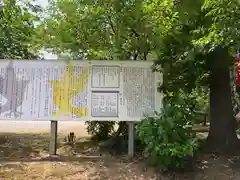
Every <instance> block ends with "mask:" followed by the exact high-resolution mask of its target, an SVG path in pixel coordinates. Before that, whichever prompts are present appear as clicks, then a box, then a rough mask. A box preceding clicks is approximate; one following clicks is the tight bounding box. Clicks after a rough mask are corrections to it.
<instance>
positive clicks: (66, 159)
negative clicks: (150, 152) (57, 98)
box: [0, 124, 240, 180]
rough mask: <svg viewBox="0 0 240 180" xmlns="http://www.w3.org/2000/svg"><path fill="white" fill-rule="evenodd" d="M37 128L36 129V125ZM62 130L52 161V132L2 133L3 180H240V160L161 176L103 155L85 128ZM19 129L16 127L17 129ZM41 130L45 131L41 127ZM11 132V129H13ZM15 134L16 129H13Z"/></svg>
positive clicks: (216, 160) (204, 163)
mask: <svg viewBox="0 0 240 180" xmlns="http://www.w3.org/2000/svg"><path fill="white" fill-rule="evenodd" d="M35 127H36V126H35ZM66 127H67V126H66V124H65V125H62V127H60V128H59V138H58V145H59V147H58V151H57V152H58V154H59V156H57V157H54V158H51V159H49V158H48V156H47V155H48V147H49V133H46V132H48V129H46V131H43V130H42V133H41V132H38V133H36V132H35V133H33V132H30V130H29V127H28V128H26V125H25V126H23V127H22V128H19V129H21V130H19V129H18V130H16V129H14V131H16V132H6V131H7V129H6V128H5V131H4V132H3V131H2V133H0V165H1V169H0V180H1V179H3V180H32V179H34V180H145V179H146V180H215V179H216V180H217V179H218V180H239V179H240V159H239V157H231V158H226V157H225V158H224V157H215V156H210V155H205V156H204V157H202V158H201V160H199V163H198V167H197V168H196V169H195V170H194V171H192V172H188V173H181V174H180V173H178V174H177V173H175V174H173V173H171V174H166V173H160V172H159V171H158V170H157V169H156V168H152V167H147V166H146V165H145V164H144V163H143V162H142V161H140V160H137V159H133V160H129V159H128V158H127V157H125V156H121V157H113V156H111V155H110V154H106V153H103V152H100V151H99V150H98V148H97V146H96V144H95V143H93V142H91V141H88V140H87V139H88V137H86V135H87V133H86V130H85V129H84V125H82V126H76V124H75V126H72V125H71V126H68V128H66ZM15 128H16V127H15ZM39 129H41V128H39ZM9 131H10V130H9ZM12 131H13V130H12ZM69 131H74V132H75V133H76V134H77V135H78V138H77V141H76V143H75V145H74V147H71V146H69V145H66V143H64V136H65V135H66V133H67V132H69Z"/></svg>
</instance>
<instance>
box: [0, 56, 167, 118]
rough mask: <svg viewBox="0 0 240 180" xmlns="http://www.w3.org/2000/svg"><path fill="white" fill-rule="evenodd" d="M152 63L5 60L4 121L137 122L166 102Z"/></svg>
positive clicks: (1, 65)
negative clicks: (163, 101) (160, 90)
mask: <svg viewBox="0 0 240 180" xmlns="http://www.w3.org/2000/svg"><path fill="white" fill-rule="evenodd" d="M151 65H152V62H136V61H134V63H132V62H131V61H71V62H68V63H66V62H64V61H53V60H52V61H39V60H38V61H37V60H27V61H26V60H17V61H8V60H1V61H0V119H1V120H6V119H9V120H66V121H68V120H79V121H87V120H89V121H91V120H92V121H94V120H100V121H111V120H114V121H136V120H140V119H141V118H143V117H144V116H153V115H154V111H159V110H160V107H161V97H162V96H161V94H160V93H158V92H157V86H158V84H159V83H161V82H160V80H161V79H160V77H161V76H160V74H156V73H153V72H152V70H151Z"/></svg>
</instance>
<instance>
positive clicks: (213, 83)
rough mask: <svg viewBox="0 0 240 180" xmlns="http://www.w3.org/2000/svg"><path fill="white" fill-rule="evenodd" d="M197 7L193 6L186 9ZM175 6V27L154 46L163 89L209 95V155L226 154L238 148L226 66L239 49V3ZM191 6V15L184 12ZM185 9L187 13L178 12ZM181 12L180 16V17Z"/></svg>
mask: <svg viewBox="0 0 240 180" xmlns="http://www.w3.org/2000/svg"><path fill="white" fill-rule="evenodd" d="M196 2H198V6H195V8H194V6H191V5H194V4H195V3H196ZM196 2H195V1H194V2H191V1H188V0H185V1H182V2H181V5H180V4H178V3H176V4H175V7H176V9H175V11H176V12H178V14H179V16H178V22H177V23H176V26H175V28H174V29H172V30H170V31H169V33H168V35H166V36H165V37H164V40H163V44H162V45H163V46H161V47H159V50H158V52H159V61H158V63H160V64H162V65H163V67H164V71H165V73H164V74H165V77H166V79H167V80H168V81H165V82H164V84H165V87H166V88H167V89H168V90H169V88H170V87H171V89H172V90H174V89H176V86H177V87H178V88H181V89H185V91H191V89H193V88H195V87H196V86H206V87H208V88H209V90H210V93H209V95H210V132H209V136H208V145H209V147H211V149H212V150H219V151H221V152H226V151H228V150H233V149H236V145H238V144H239V142H238V139H237V135H236V132H235V126H236V121H235V119H234V118H233V107H232V101H231V87H230V71H229V70H230V67H231V65H232V64H233V62H234V54H235V53H236V48H237V47H238V45H239V37H240V36H239V32H240V31H239V30H240V29H239V28H240V26H239V23H238V22H239V20H238V19H239V17H240V10H239V5H240V4H239V1H237V0H234V1H228V0H211V1H210V0H199V1H196ZM190 6H191V8H192V9H191V10H189V8H188V7H190ZM184 8H187V9H184ZM183 10H185V11H184V13H183Z"/></svg>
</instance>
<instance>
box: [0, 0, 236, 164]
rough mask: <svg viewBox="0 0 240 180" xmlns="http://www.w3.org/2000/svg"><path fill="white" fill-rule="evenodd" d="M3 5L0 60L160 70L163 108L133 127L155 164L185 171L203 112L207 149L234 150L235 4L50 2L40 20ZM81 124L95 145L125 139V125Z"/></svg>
mask: <svg viewBox="0 0 240 180" xmlns="http://www.w3.org/2000/svg"><path fill="white" fill-rule="evenodd" d="M24 2H25V1H24ZM5 4H6V7H4V13H2V14H1V18H0V58H12V59H13V58H14V59H31V58H37V55H38V53H37V52H38V51H39V50H41V49H42V48H44V49H46V50H49V51H52V52H54V53H57V54H58V55H60V56H61V57H62V58H64V57H67V56H71V57H72V58H73V59H79V60H84V59H100V60H101V59H106V60H122V59H131V60H133V63H134V60H145V61H147V60H155V64H156V65H158V64H160V65H161V67H162V70H161V73H163V84H162V86H161V87H160V88H159V89H160V91H161V92H163V93H164V94H165V99H164V108H163V109H162V110H159V111H161V114H158V116H157V117H156V118H147V119H145V120H144V121H142V122H141V123H140V124H139V125H138V126H137V127H136V128H137V132H138V136H139V138H140V139H141V140H142V142H143V143H144V145H145V155H146V157H147V158H148V159H150V160H151V161H152V162H153V163H154V164H156V163H157V164H159V165H160V166H161V167H162V168H163V169H168V168H174V167H180V168H182V167H184V166H185V164H186V163H185V162H186V161H185V158H186V157H192V156H194V153H195V152H196V150H197V149H198V146H199V144H198V141H197V140H196V138H195V136H194V135H193V134H192V128H191V127H192V126H193V125H194V124H199V123H201V122H202V120H201V118H202V117H199V118H197V116H196V114H197V112H199V111H205V112H206V111H208V109H210V133H209V136H208V145H209V147H210V149H211V150H212V151H213V150H214V151H215V150H218V151H219V152H226V151H227V150H233V149H236V145H238V139H237V136H236V132H235V130H236V121H235V119H234V118H233V106H232V99H231V95H232V94H231V88H230V82H231V79H230V74H229V70H230V67H232V65H233V62H234V58H233V57H234V54H235V52H236V49H238V48H239V47H238V46H239V39H240V38H239V37H240V34H239V32H240V25H239V23H238V22H239V18H240V10H239V5H240V4H239V1H238V0H232V1H229V0H196V1H191V0H183V1H177V0H164V1H163V0H153V1H149V0H135V1H132V0H99V1H94V0H52V1H50V4H49V6H48V8H47V9H46V11H44V14H42V15H41V16H39V12H41V8H39V7H38V6H34V5H32V4H31V3H29V2H27V1H26V3H23V2H21V3H20V4H19V2H17V1H12V0H6V1H5ZM40 17H41V18H42V22H41V23H40V24H38V23H36V21H39V20H40ZM209 101H210V108H209V105H208V103H209ZM87 124H88V132H89V133H90V134H92V135H93V136H94V137H96V138H97V139H98V140H103V139H104V140H105V139H108V138H110V137H112V136H120V135H124V136H126V135H127V124H126V123H125V122H120V123H116V122H87ZM115 125H118V129H117V130H116V131H115V130H114V126H115Z"/></svg>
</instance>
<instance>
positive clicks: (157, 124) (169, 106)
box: [137, 94, 199, 170]
mask: <svg viewBox="0 0 240 180" xmlns="http://www.w3.org/2000/svg"><path fill="white" fill-rule="evenodd" d="M193 111H194V109H191V108H189V102H188V100H187V99H184V98H182V97H181V96H180V94H177V95H176V94H175V96H174V97H173V98H171V101H170V100H168V101H167V102H165V103H164V106H163V108H162V109H161V114H157V116H156V117H150V118H146V119H144V120H143V121H141V123H139V124H138V127H137V134H138V136H139V138H140V140H141V141H142V143H144V144H145V150H144V156H145V157H146V158H147V159H148V160H149V161H150V162H151V163H153V164H154V165H159V166H160V168H161V169H162V170H168V169H173V168H174V169H175V168H179V169H182V168H184V167H185V166H186V165H187V164H188V162H190V161H191V158H192V157H193V156H194V154H195V152H196V150H197V149H198V147H199V143H198V140H197V139H196V138H194V136H193V135H192V122H193V121H194V113H193Z"/></svg>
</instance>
